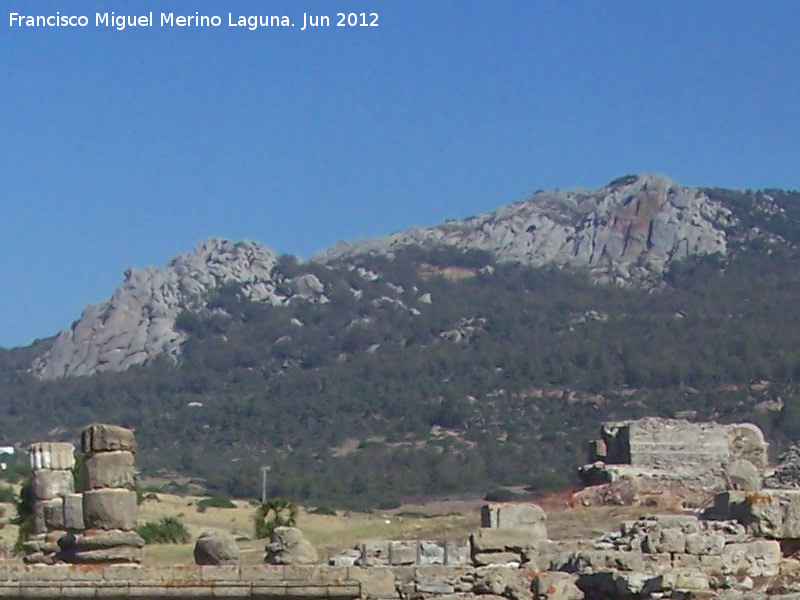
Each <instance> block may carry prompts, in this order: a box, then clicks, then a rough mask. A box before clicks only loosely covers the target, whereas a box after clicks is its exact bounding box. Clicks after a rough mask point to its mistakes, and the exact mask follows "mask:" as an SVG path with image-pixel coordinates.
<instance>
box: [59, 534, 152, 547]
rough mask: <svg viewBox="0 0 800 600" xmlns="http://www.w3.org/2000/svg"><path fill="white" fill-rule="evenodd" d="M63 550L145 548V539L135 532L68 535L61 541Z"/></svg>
mask: <svg viewBox="0 0 800 600" xmlns="http://www.w3.org/2000/svg"><path fill="white" fill-rule="evenodd" d="M60 544H61V546H62V548H74V549H75V550H76V551H78V552H82V551H86V550H102V549H106V548H117V547H121V546H130V547H131V548H143V547H144V539H142V536H140V535H139V534H138V533H136V532H135V531H120V530H114V531H96V530H95V531H90V532H86V533H83V534H77V535H75V534H68V535H65V536H64V537H63V538H62V539H61V540H60Z"/></svg>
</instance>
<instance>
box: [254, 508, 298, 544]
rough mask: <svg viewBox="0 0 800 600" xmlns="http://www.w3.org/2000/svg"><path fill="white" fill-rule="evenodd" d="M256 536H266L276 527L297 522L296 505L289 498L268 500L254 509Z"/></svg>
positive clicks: (287, 525)
mask: <svg viewBox="0 0 800 600" xmlns="http://www.w3.org/2000/svg"><path fill="white" fill-rule="evenodd" d="M254 520H255V530H256V538H258V539H260V538H268V537H270V536H271V535H272V532H273V531H275V528H276V527H294V525H295V524H296V523H297V506H295V504H294V502H292V501H290V500H281V499H277V500H270V501H268V502H265V503H264V504H262V505H261V506H259V507H258V508H257V509H256V514H255V518H254Z"/></svg>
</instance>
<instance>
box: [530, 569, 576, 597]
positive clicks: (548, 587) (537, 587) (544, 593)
mask: <svg viewBox="0 0 800 600" xmlns="http://www.w3.org/2000/svg"><path fill="white" fill-rule="evenodd" d="M577 580H578V577H577V576H576V575H572V574H570V573H558V572H553V571H551V572H546V573H540V574H539V576H538V577H537V578H536V579H534V580H533V585H532V591H533V597H534V598H535V599H536V600H583V591H581V589H580V588H579V587H578V586H577V585H576V582H577Z"/></svg>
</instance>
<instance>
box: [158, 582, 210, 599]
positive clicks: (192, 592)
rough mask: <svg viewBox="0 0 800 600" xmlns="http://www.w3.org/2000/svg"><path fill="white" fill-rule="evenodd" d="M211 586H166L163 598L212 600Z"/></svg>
mask: <svg viewBox="0 0 800 600" xmlns="http://www.w3.org/2000/svg"><path fill="white" fill-rule="evenodd" d="M211 589H212V588H211V586H210V585H185V586H184V585H176V586H166V587H165V588H164V593H163V597H165V598H210V597H211Z"/></svg>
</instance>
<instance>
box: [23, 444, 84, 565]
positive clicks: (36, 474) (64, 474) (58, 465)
mask: <svg viewBox="0 0 800 600" xmlns="http://www.w3.org/2000/svg"><path fill="white" fill-rule="evenodd" d="M28 455H29V457H30V461H31V469H32V470H33V474H32V475H31V491H30V498H31V500H32V505H33V506H32V508H33V532H32V535H31V536H30V537H29V538H28V541H27V542H26V543H25V545H24V549H25V562H28V563H52V562H53V561H54V560H55V558H54V557H55V554H56V552H58V549H59V548H58V545H57V543H56V542H57V540H58V538H59V537H60V536H61V535H63V533H64V531H65V526H64V498H65V497H67V496H71V495H74V492H75V480H74V477H73V474H72V468H73V467H74V466H75V456H74V448H73V447H72V444H69V443H62V442H36V443H34V444H31V445H30V446H28Z"/></svg>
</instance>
